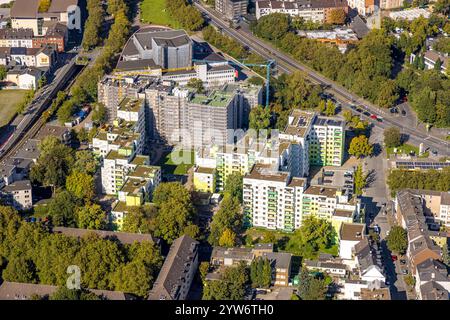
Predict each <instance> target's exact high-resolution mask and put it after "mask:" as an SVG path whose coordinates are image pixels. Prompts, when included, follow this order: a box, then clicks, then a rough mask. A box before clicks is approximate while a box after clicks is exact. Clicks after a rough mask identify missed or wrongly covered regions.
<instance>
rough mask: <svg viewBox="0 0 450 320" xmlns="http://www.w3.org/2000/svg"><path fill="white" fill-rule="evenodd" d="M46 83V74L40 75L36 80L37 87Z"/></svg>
mask: <svg viewBox="0 0 450 320" xmlns="http://www.w3.org/2000/svg"><path fill="white" fill-rule="evenodd" d="M46 84H47V77H46V76H42V77H40V78H39V80H38V88H39V89H40V88H42V87H43V86H45V85H46Z"/></svg>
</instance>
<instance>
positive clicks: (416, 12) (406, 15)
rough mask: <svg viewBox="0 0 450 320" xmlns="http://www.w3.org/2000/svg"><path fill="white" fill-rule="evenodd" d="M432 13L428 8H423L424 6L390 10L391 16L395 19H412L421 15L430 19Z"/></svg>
mask: <svg viewBox="0 0 450 320" xmlns="http://www.w3.org/2000/svg"><path fill="white" fill-rule="evenodd" d="M430 15H431V13H430V12H429V11H428V10H427V9H422V8H413V9H406V10H401V11H391V12H389V17H390V18H391V19H394V20H397V19H404V20H409V21H412V20H414V19H417V18H419V17H424V18H426V19H428V18H429V17H430Z"/></svg>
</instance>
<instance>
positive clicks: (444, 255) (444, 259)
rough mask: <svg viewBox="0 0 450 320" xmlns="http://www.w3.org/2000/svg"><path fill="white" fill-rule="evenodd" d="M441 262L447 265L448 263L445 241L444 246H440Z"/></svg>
mask: <svg viewBox="0 0 450 320" xmlns="http://www.w3.org/2000/svg"><path fill="white" fill-rule="evenodd" d="M442 262H443V263H445V264H446V265H447V266H449V265H450V254H449V248H448V244H447V243H445V244H444V246H443V247H442Z"/></svg>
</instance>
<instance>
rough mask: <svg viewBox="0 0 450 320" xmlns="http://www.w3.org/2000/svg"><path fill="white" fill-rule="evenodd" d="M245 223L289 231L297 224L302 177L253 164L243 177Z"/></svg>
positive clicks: (303, 187)
mask: <svg viewBox="0 0 450 320" xmlns="http://www.w3.org/2000/svg"><path fill="white" fill-rule="evenodd" d="M243 184H244V191H243V199H244V215H245V222H246V223H247V224H249V225H253V226H255V227H264V228H267V229H272V230H277V229H279V230H286V231H293V230H294V229H296V228H299V227H300V224H301V217H300V212H301V199H302V194H303V192H304V190H305V188H306V180H305V179H303V178H297V177H293V178H291V177H290V175H289V173H287V172H280V171H273V169H272V168H271V167H270V166H266V165H262V164H256V165H255V166H254V167H253V169H252V170H251V171H250V173H249V174H247V175H246V176H245V177H244V181H243Z"/></svg>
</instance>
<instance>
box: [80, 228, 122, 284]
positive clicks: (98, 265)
mask: <svg viewBox="0 0 450 320" xmlns="http://www.w3.org/2000/svg"><path fill="white" fill-rule="evenodd" d="M123 263H124V256H123V254H122V252H121V250H120V248H119V245H118V244H117V243H116V242H113V241H108V240H103V239H101V238H100V236H98V235H96V234H94V233H89V234H88V235H87V236H86V237H84V238H83V239H82V244H81V248H80V250H79V252H78V254H77V256H76V257H75V259H74V264H75V265H78V266H79V267H80V269H81V274H82V275H83V277H82V278H81V285H82V286H83V287H85V288H97V289H100V290H111V289H113V288H114V282H113V281H112V280H113V279H112V277H111V270H118V269H119V266H121V265H122V264H123Z"/></svg>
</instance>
